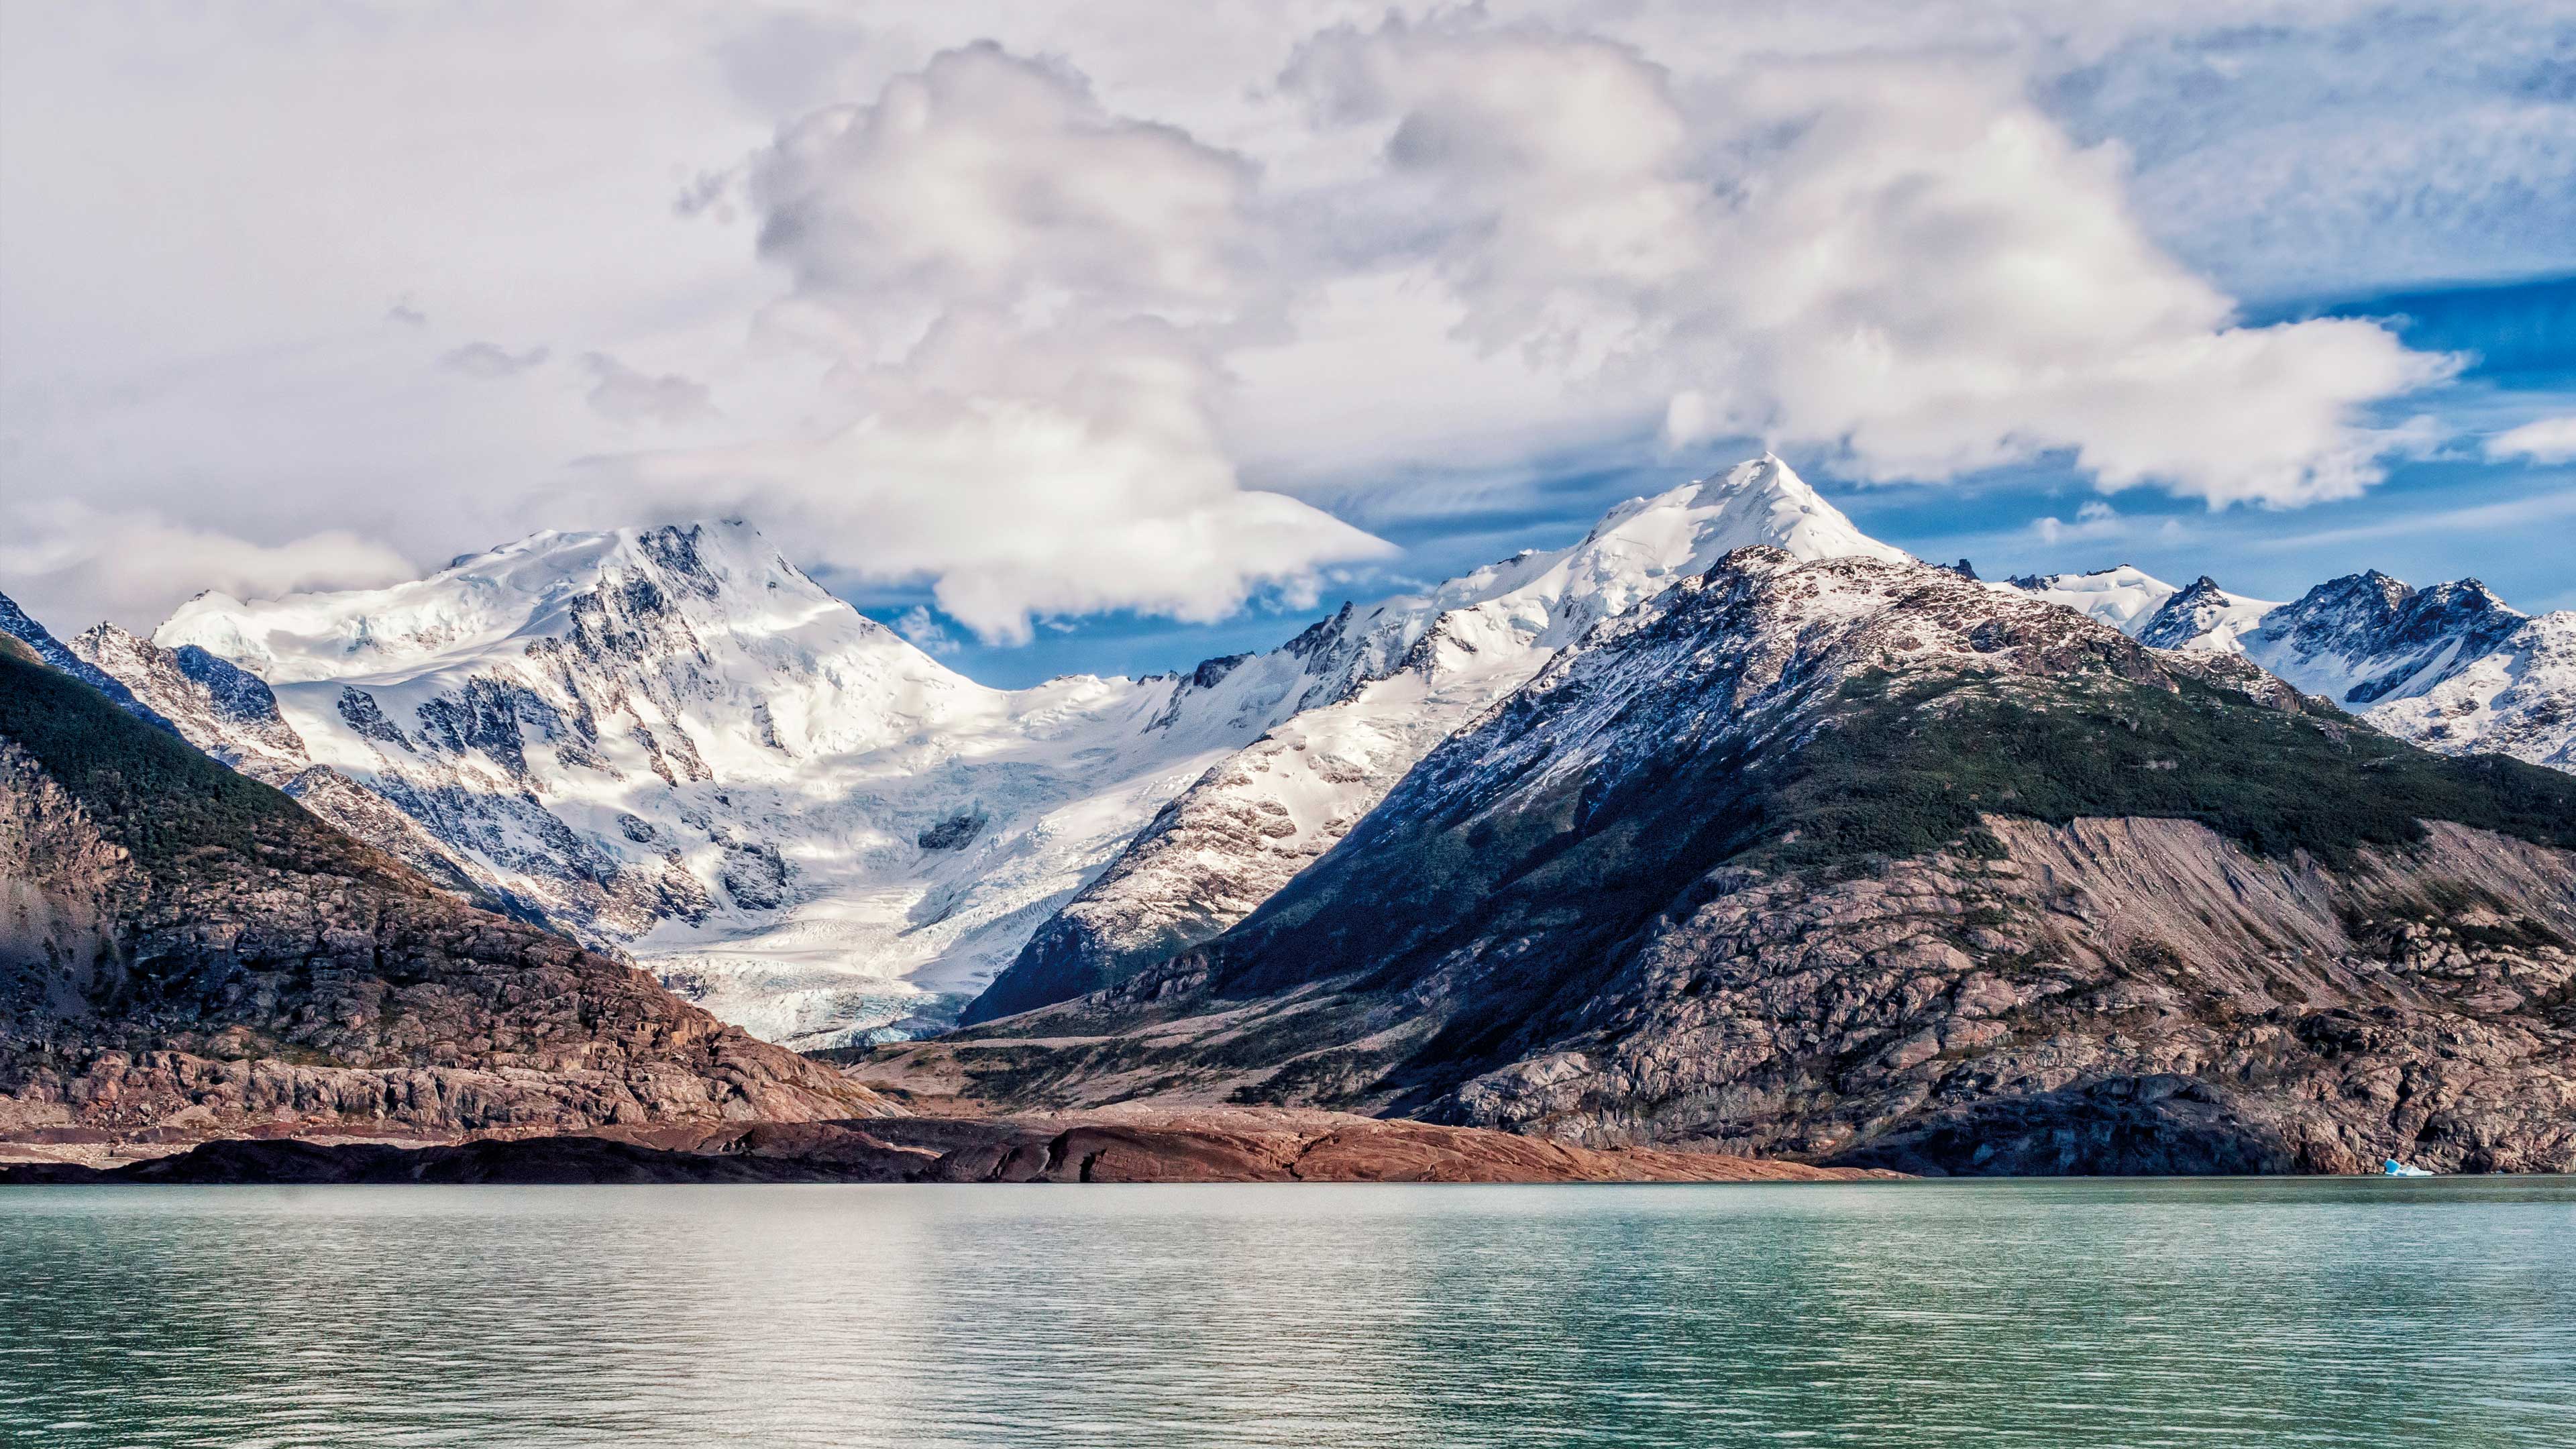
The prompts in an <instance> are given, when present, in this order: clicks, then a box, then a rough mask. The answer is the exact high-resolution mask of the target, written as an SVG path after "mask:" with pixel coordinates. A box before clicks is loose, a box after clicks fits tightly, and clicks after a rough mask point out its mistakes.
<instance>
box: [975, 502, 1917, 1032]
mask: <svg viewBox="0 0 2576 1449" xmlns="http://www.w3.org/2000/svg"><path fill="white" fill-rule="evenodd" d="M1756 544H1760V545H1768V546H1770V547H1774V548H1779V549H1782V550H1784V551H1786V552H1787V553H1789V554H1791V555H1793V556H1795V557H1798V558H1804V559H1819V558H1846V557H1856V558H1877V559H1887V560H1903V559H1905V558H1906V555H1905V554H1904V553H1903V552H1902V551H1900V550H1898V549H1894V548H1890V547H1889V546H1887V545H1886V544H1883V543H1880V542H1878V541H1877V540H1875V539H1873V538H1871V537H1869V536H1868V535H1867V534H1864V533H1862V532H1861V531H1860V530H1859V529H1858V528H1856V527H1854V526H1853V525H1852V522H1851V520H1850V519H1848V518H1845V517H1844V516H1843V515H1842V513H1841V512H1840V511H1839V510H1837V509H1836V508H1835V507H1834V506H1833V505H1832V504H1830V503H1828V502H1826V501H1825V500H1824V499H1823V498H1822V497H1820V496H1818V495H1817V493H1816V492H1815V490H1814V489H1812V488H1809V487H1808V486H1807V484H1806V483H1805V482H1804V480H1802V479H1800V478H1799V477H1798V475H1797V474H1796V473H1795V472H1793V471H1791V470H1790V468H1789V466H1788V465H1787V464H1786V463H1783V462H1781V461H1780V460H1779V459H1778V458H1776V457H1773V456H1771V455H1769V454H1767V453H1766V454H1764V455H1763V456H1762V457H1760V458H1756V459H1753V460H1751V461H1749V462H1745V463H1741V464H1738V465H1737V466H1736V467H1734V468H1733V469H1730V470H1729V471H1728V472H1726V473H1725V474H1723V475H1721V476H1719V477H1716V478H1711V479H1707V480H1704V481H1701V482H1696V483H1691V484H1687V485H1685V486H1683V487H1680V488H1676V489H1673V490H1672V491H1670V492H1668V493H1665V494H1663V495H1662V496H1660V497H1656V498H1640V499H1634V500H1631V501H1630V502H1628V503H1625V504H1622V505H1620V506H1619V507H1618V508H1615V509H1613V510H1611V512H1610V513H1609V514H1608V515H1606V516H1605V517H1603V518H1602V520H1601V521H1600V522H1599V523H1597V524H1595V525H1594V526H1593V528H1592V529H1591V531H1590V532H1589V533H1587V534H1586V535H1585V536H1584V537H1583V538H1582V540H1581V541H1579V542H1577V543H1576V544H1574V545H1573V546H1572V547H1569V548H1564V549H1558V550H1556V551H1554V552H1550V553H1540V552H1536V551H1530V552H1525V553H1521V554H1518V555H1515V556H1514V557H1512V558H1509V559H1505V560H1504V561H1502V562H1501V563H1498V564H1494V565H1491V566H1489V567H1487V568H1483V569H1480V570H1477V571H1476V572H1474V573H1472V574H1468V575H1466V576H1464V577H1461V578H1457V579H1452V580H1450V581H1449V582H1448V583H1446V584H1443V585H1442V586H1441V587H1440V588H1438V589H1436V590H1433V591H1432V592H1430V593H1428V594H1423V595H1416V596H1408V597H1404V598H1398V599H1393V600H1389V601H1388V602H1386V603H1384V604H1380V605H1378V606H1377V607H1376V608H1374V609H1371V610H1368V611H1367V612H1365V613H1358V614H1355V613H1354V611H1351V610H1349V609H1345V610H1344V611H1343V612H1342V614H1341V615H1339V616H1338V617H1336V618H1334V619H1331V620H1328V621H1326V622H1325V623H1323V624H1319V625H1317V626H1316V627H1315V628H1314V629H1311V630H1309V631H1307V634H1306V635H1305V636H1303V637H1301V639H1300V640H1298V641H1297V642H1296V643H1292V644H1291V645H1290V646H1289V650H1291V651H1301V652H1306V653H1311V654H1312V655H1314V656H1317V657H1320V658H1323V659H1327V660H1348V661H1349V663H1348V664H1347V665H1342V666H1340V667H1339V668H1338V669H1335V670H1330V671H1325V673H1326V674H1327V676H1328V677H1335V676H1337V677H1338V687H1335V688H1331V689H1329V690H1324V691H1319V692H1317V693H1316V694H1315V695H1313V696H1310V698H1309V701H1308V703H1307V707H1306V708H1304V709H1302V710H1301V711H1300V712H1298V713H1297V714H1296V715H1295V716H1294V717H1292V718H1290V719H1288V720H1287V721H1286V722H1284V723H1282V724H1280V725H1278V726H1276V727H1274V728H1273V729H1271V730H1270V731H1269V732H1268V733H1267V734H1265V735H1263V736H1262V737H1261V738H1260V739H1259V740H1257V741H1255V742H1253V743H1252V744H1251V745H1249V746H1247V747H1246V748H1244V749H1242V750H1240V751H1237V752H1236V753H1235V754H1233V755H1232V756H1230V757H1228V758H1227V759H1225V760H1224V761H1223V762H1221V763H1219V764H1218V765H1217V766H1216V767H1215V768H1214V769H1211V770H1209V771H1208V772H1207V774H1205V775H1203V776H1201V777H1200V778H1199V780H1198V782H1197V783H1195V784H1193V785H1192V786H1191V787H1190V788H1189V789H1188V790H1186V791H1184V792H1183V793H1182V794H1181V795H1180V797H1179V798H1178V799H1175V800H1174V801H1172V802H1171V803H1170V804H1169V805H1166V806H1164V807H1163V809H1162V811H1161V812H1160V813H1159V814H1157V815H1156V816H1155V817H1154V819H1153V821H1152V823H1151V824H1149V825H1148V826H1146V828H1145V829H1144V830H1143V831H1142V832H1140V833H1139V834H1138V835H1137V837H1136V838H1135V839H1134V840H1133V841H1131V842H1130V843H1129V844H1128V845H1127V847H1126V848H1125V849H1124V850H1122V851H1121V852H1119V854H1118V856H1117V858H1116V859H1115V860H1113V861H1111V862H1110V864H1109V866H1108V868H1107V869H1106V870H1104V871H1102V872H1101V873H1100V875H1099V876H1098V877H1096V878H1095V879H1093V880H1092V882H1091V883H1090V884H1089V885H1087V886H1085V887H1084V888H1083V890H1082V892H1081V893H1080V894H1079V895H1077V896H1075V897H1074V898H1073V899H1072V901H1070V902H1068V903H1067V904H1066V905H1065V906H1064V908H1063V909H1062V910H1060V911H1058V912H1057V913H1056V914H1055V916H1054V917H1053V918H1052V919H1050V920H1048V921H1047V923H1046V924H1045V925H1043V926H1041V927H1039V928H1038V931H1037V933H1036V934H1035V935H1034V936H1033V937H1031V939H1030V941H1029V943H1028V945H1027V946H1026V947H1025V948H1024V949H1022V950H1021V952H1020V954H1019V956H1018V958H1017V959H1016V960H1014V961H1013V962H1012V964H1011V967H1010V969H1009V970H1008V971H1006V972H1004V973H1003V974H1002V975H1001V976H1000V977H999V978H997V979H996V980H995V981H994V982H993V984H992V985H991V986H990V987H988V988H987V989H986V990H985V992H984V994H983V995H982V996H981V997H979V998H977V1000H976V1001H975V1003H974V1005H972V1006H971V1007H969V1008H968V1009H967V1012H966V1015H965V1020H967V1021H968V1022H977V1021H988V1020H991V1019H993V1018H995V1017H998V1016H1006V1015H1009V1014H1010V1013H1012V1012H1017V1011H1026V1010H1029V1009H1030V1008H1032V1007H1037V1006H1043V1005H1046V1004H1048V1003H1050V1002H1056V1001H1063V1000H1066V999H1068V998H1070V997H1074V996H1079V995H1082V994H1083V993H1085V992H1088V991H1096V990H1098V989H1100V988H1102V987H1104V986H1108V985H1111V984H1113V983H1116V982H1118V981H1123V980H1125V979H1126V978H1127V977H1129V976H1131V975H1133V974H1134V973H1135V972H1137V971H1139V970H1141V969H1143V968H1145V967H1147V966H1150V965H1152V964H1154V963H1156V962H1159V961H1161V960H1163V959H1165V958H1167V957H1169V956H1171V955H1173V954H1174V953H1176V952H1178V951H1180V950H1183V949H1186V948H1187V947H1190V946H1195V945H1197V944H1198V943H1200V942H1202V941H1205V940H1208V939H1210V938H1212V937H1214V936H1215V935H1216V934H1217V933H1219V932H1220V931H1223V930H1224V929H1226V928H1227V927H1229V926H1231V925H1233V924H1234V923H1235V922H1237V921H1240V920H1242V919H1243V918H1244V917H1245V916H1246V915H1249V914H1250V913H1251V912H1252V910H1253V909H1254V908H1255V907H1257V906H1259V905H1260V904H1261V903H1262V902H1263V901H1265V900H1268V899H1269V898H1270V896H1271V895H1272V894H1273V893H1274V892H1276V891H1277V890H1279V888H1280V887H1282V886H1284V885H1286V884H1287V883H1288V881H1289V880H1290V879H1291V878H1293V877H1294V876H1295V875H1296V874H1297V873H1298V872H1299V871H1302V870H1304V869H1305V868H1306V867H1307V866H1308V865H1310V864H1311V863H1313V862H1314V860H1315V859H1316V858H1317V857H1318V856H1321V855H1322V854H1323V853H1324V852H1325V851H1327V850H1330V849H1331V848H1332V847H1333V846H1334V844H1335V843H1336V842H1338V841H1339V840H1340V839H1341V838H1342V836H1343V835H1344V833H1346V832H1347V831H1349V830H1350V828H1351V827H1352V826H1353V825H1355V824H1357V823H1358V822H1359V820H1360V818H1361V817H1362V816H1364V815H1366V814H1367V813H1368V812H1369V811H1370V810H1371V809H1373V808H1374V807H1375V806H1376V805H1377V803H1378V801H1379V800H1381V799H1383V798H1384V797H1385V795H1386V792H1387V791H1388V790H1390V789H1392V788H1393V787H1394V785H1395V782H1396V781H1397V780H1399V779H1401V778H1403V776H1404V772H1405V771H1407V770H1409V769H1411V768H1412V767H1413V765H1414V763H1415V762H1416V761H1418V760H1420V759H1421V758H1422V757H1423V756H1424V755H1426V754H1428V753H1429V752H1430V751H1431V749H1432V747H1433V746H1435V745H1437V744H1439V743H1440V742H1441V741H1442V740H1445V739H1447V738H1448V737H1449V735H1450V734H1451V733H1452V732H1453V731H1455V730H1456V729H1457V728H1458V727H1459V726H1460V725H1462V724H1464V723H1466V722H1467V721H1468V720H1469V719H1470V718H1472V717H1473V716H1474V715H1475V714H1477V713H1478V712H1479V711H1481V710H1483V709H1485V708H1487V707H1488V706H1490V705H1492V704H1493V703H1494V702H1495V701H1496V700H1499V699H1501V698H1503V697H1504V696H1505V695H1508V694H1510V693H1511V692H1512V691H1514V690H1516V689H1519V688H1520V687H1521V686H1522V685H1523V684H1526V683H1527V682H1528V681H1529V679H1530V677H1531V676H1532V675H1534V674H1536V673H1537V672H1538V670H1539V668H1540V666H1541V665H1544V664H1546V663H1547V662H1548V660H1549V659H1550V658H1551V657H1552V656H1554V655H1555V654H1556V653H1557V652H1558V651H1560V650H1563V649H1566V648H1569V647H1572V646H1574V645H1575V644H1577V643H1578V642H1579V641H1580V640H1582V639H1583V638H1584V637H1585V636H1586V635H1587V634H1589V633H1590V632H1591V631H1592V630H1593V628H1594V627H1595V626H1596V625H1598V624H1600V623H1601V622H1602V621H1603V620H1605V619H1610V618H1614V617H1616V616H1618V615H1619V614H1622V613H1624V612H1626V611H1627V610H1629V609H1631V608H1634V607H1635V606H1636V605H1637V604H1639V603H1640V602H1642V601H1644V600H1646V599H1650V598H1652V597H1654V596H1655V595H1656V594H1658V593H1661V592H1662V591H1663V590H1664V589H1666V588H1668V587H1670V586H1671V585H1672V584H1673V582H1674V581H1676V580H1678V579H1684V578H1688V577H1690V576H1692V575H1695V574H1698V573H1701V572H1704V571H1705V570H1707V568H1708V567H1709V566H1710V565H1711V564H1713V563H1715V562H1716V561H1717V560H1718V559H1719V558H1721V557H1723V556H1724V555H1726V554H1727V553H1729V552H1730V551H1732V550H1735V549H1738V548H1744V547H1749V546H1752V545H1756Z"/></svg>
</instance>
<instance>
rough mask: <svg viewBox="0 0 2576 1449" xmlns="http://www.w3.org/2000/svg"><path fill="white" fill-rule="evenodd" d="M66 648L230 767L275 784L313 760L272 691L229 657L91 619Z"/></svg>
mask: <svg viewBox="0 0 2576 1449" xmlns="http://www.w3.org/2000/svg"><path fill="white" fill-rule="evenodd" d="M70 649H71V652H72V653H73V654H75V655H78V656H79V657H80V658H81V659H82V660H83V661H84V662H86V663H88V664H89V665H91V666H93V667H94V668H95V669H97V670H98V671H99V672H101V673H104V674H109V675H113V676H114V677H115V678H116V679H117V680H118V681H119V682H120V683H122V684H124V685H125V686H127V687H128V688H130V689H131V690H132V691H133V692H134V696H135V698H137V699H139V700H141V701H142V702H143V703H144V704H146V705H149V706H150V707H151V709H152V710H153V712H154V713H156V714H158V715H160V716H161V717H162V718H164V719H166V720H168V721H170V722H171V723H172V724H173V725H175V726H177V727H178V730H179V733H180V735H181V737H182V738H184V739H186V740H187V741H188V743H190V744H192V745H195V746H196V747H197V748H199V749H201V750H204V751H205V752H206V753H207V754H210V755H212V756H214V757H215V758H216V759H218V760H221V761H223V762H224V763H225V764H227V765H230V766H232V767H233V768H234V769H237V770H241V771H243V772H244V773H246V774H249V775H251V776H253V777H254V778H257V779H261V780H264V781H266V782H267V783H269V784H272V785H280V786H282V785H284V784H285V783H286V782H287V780H288V779H290V778H292V777H293V775H295V774H296V773H297V772H299V771H301V770H303V769H304V768H306V767H307V766H309V765H310V764H311V763H312V761H311V760H310V759H309V758H308V757H307V755H306V753H305V749H304V740H303V737H302V736H300V735H298V734H296V732H295V727H294V726H292V725H290V724H288V723H287V722H286V719H285V717H284V716H283V715H282V714H280V713H279V712H278V708H277V695H276V694H275V692H273V691H272V690H270V689H269V687H268V685H267V683H266V682H265V681H263V680H261V679H260V678H259V676H257V675H255V674H252V673H251V672H250V671H248V670H246V669H243V668H241V667H240V666H239V665H236V664H234V663H233V662H232V661H231V660H229V659H225V658H222V657H220V656H218V655H214V654H210V653H208V652H206V651H205V650H204V649H201V648H199V647H197V646H196V645H194V644H182V645H180V646H179V647H178V648H176V649H164V648H162V647H161V646H160V645H158V644H155V643H153V642H152V641H151V640H149V639H144V638H141V637H138V636H137V635H135V634H133V633H131V632H129V631H127V630H125V629H121V628H119V627H117V626H116V625H114V624H97V625H94V626H92V627H91V628H90V629H88V630H87V631H86V632H84V633H82V634H81V635H79V636H78V637H77V638H75V639H73V640H72V642H71V645H70Z"/></svg>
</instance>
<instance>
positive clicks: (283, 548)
mask: <svg viewBox="0 0 2576 1449" xmlns="http://www.w3.org/2000/svg"><path fill="white" fill-rule="evenodd" d="M0 518H5V521H6V525H7V526H6V530H5V532H0V577H5V578H6V579H8V581H9V590H10V592H11V593H12V594H13V595H14V596H16V597H17V598H18V600H19V601H20V602H21V603H22V604H24V605H25V606H26V608H27V610H28V612H30V613H32V614H35V615H36V616H37V617H38V618H39V619H41V620H42V621H43V622H44V623H45V625H46V626H47V627H48V628H51V629H53V630H54V631H55V632H57V633H69V632H73V631H77V630H80V629H86V628H88V627H89V626H90V625H91V624H93V623H96V622H97V621H99V620H100V619H110V618H112V619H115V620H117V621H118V622H120V623H124V624H126V625H128V626H130V627H135V628H140V629H147V630H148V629H149V628H150V627H151V626H152V625H153V623H155V622H157V621H158V620H159V619H160V618H161V616H163V615H165V614H167V613H168V612H169V611H170V610H171V609H172V608H173V607H175V606H176V605H178V604H179V603H181V602H183V601H184V600H186V599H187V598H189V597H190V596H192V595H194V594H196V593H199V592H201V591H203V590H206V589H219V590H221V591H223V592H225V593H228V594H232V595H235V596H237V597H240V598H252V599H258V598H274V597H277V596H278V595H281V594H288V593H294V592H297V591H300V590H305V589H346V588H368V587H373V586H376V585H380V584H389V583H393V582H395V581H397V580H401V579H408V578H415V577H417V576H418V570H417V569H415V568H414V567H413V565H412V563H411V562H410V560H408V559H406V558H404V557H403V556H402V555H401V554H399V553H397V552H395V551H394V550H393V549H391V548H388V547H386V546H385V545H384V544H382V543H379V542H377V541H375V540H373V539H369V538H364V537H361V536H359V535H357V534H355V533H351V532H348V531H346V530H341V529H328V530H324V531H322V532H319V533H310V534H306V535H303V536H301V537H298V538H290V539H287V540H284V541H283V542H279V543H259V542H254V541H252V540H249V539H244V538H238V537H235V536H233V535H232V534H229V533H225V532H222V531H219V530H215V529H207V528H199V527H194V526H191V525H188V524H185V523H178V522H174V521H172V520H171V519H170V518H168V517H167V516H166V515H164V514H162V513H160V512H158V511H156V510H149V509H130V510H114V511H111V510H104V509H98V508H92V507H89V506H87V505H85V504H80V503H74V502H69V501H64V500H56V501H53V502H49V503H30V504H26V505H22V506H19V507H16V508H13V509H10V510H9V511H8V512H7V513H6V514H5V515H0Z"/></svg>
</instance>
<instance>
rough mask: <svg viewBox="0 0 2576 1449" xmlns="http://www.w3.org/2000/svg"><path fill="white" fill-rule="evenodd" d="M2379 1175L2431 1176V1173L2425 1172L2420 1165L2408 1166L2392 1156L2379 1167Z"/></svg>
mask: <svg viewBox="0 0 2576 1449" xmlns="http://www.w3.org/2000/svg"><path fill="white" fill-rule="evenodd" d="M2379 1175H2380V1176H2382V1177H2431V1176H2432V1175H2433V1174H2432V1173H2429V1172H2426V1171H2425V1170H2424V1169H2422V1168H2420V1167H2408V1166H2407V1165H2406V1164H2405V1163H2402V1162H2400V1161H2398V1160H2397V1159H2396V1158H2394V1157H2392V1158H2390V1159H2388V1161H2387V1163H2386V1164H2385V1165H2383V1166H2382V1167H2381V1168H2380V1169H2379Z"/></svg>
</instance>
